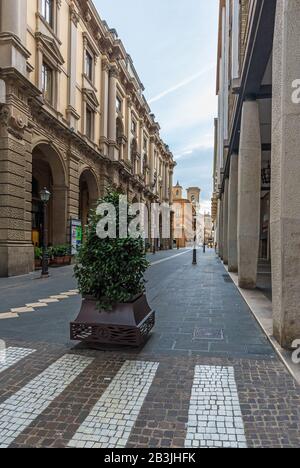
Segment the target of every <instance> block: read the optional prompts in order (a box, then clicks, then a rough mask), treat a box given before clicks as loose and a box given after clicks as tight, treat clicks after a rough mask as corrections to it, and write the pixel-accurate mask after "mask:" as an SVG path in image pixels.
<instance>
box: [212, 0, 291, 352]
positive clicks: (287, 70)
mask: <svg viewBox="0 0 300 468" xmlns="http://www.w3.org/2000/svg"><path fill="white" fill-rule="evenodd" d="M299 39H300V2H298V1H292V0H232V1H231V0H221V1H220V19H219V48H218V76H217V94H218V96H219V116H218V121H217V130H216V135H217V137H216V155H215V166H214V187H215V191H214V197H213V204H214V213H215V214H216V211H217V217H216V224H217V242H218V250H219V254H220V256H221V257H222V259H223V261H224V263H225V264H228V268H229V271H231V272H238V277H239V285H240V287H241V288H247V289H253V288H255V287H256V285H257V278H258V265H259V260H260V259H264V261H265V262H267V261H270V260H271V264H272V291H273V328H274V336H275V338H276V339H277V340H278V342H279V343H280V345H281V346H282V347H285V348H291V346H292V343H293V341H294V340H295V339H299V337H300V311H299V303H300V287H299V284H300V185H299V177H300V157H299V148H300V98H299V96H300V92H299V89H300V81H299V78H300V77H299V70H300V54H299ZM216 200H218V202H217V210H216Z"/></svg>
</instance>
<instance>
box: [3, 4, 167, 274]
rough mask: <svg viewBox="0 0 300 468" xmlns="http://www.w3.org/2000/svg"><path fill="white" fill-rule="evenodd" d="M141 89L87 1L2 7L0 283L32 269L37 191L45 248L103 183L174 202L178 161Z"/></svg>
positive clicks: (134, 195) (62, 236) (65, 232)
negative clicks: (44, 193)
mask: <svg viewBox="0 0 300 468" xmlns="http://www.w3.org/2000/svg"><path fill="white" fill-rule="evenodd" d="M143 90H144V88H143V85H142V83H141V81H140V79H139V77H138V75H137V72H136V70H135V68H134V65H133V62H132V60H131V58H130V56H129V55H128V54H127V52H126V50H125V49H124V46H123V44H122V41H121V40H120V39H119V38H118V35H117V33H116V31H115V30H113V29H109V27H108V25H107V24H106V23H105V22H104V21H102V20H101V19H100V16H99V14H98V12H97V10H96V9H95V7H94V5H93V2H92V1H90V0H74V1H71V0H1V1H0V276H7V275H9V276H10V275H18V274H24V273H28V272H30V271H32V269H33V263H34V262H33V259H34V256H33V241H34V242H36V243H39V242H40V227H41V222H42V214H41V203H40V198H39V191H40V190H41V188H43V187H44V186H46V187H47V188H48V189H49V190H50V192H51V194H52V196H51V200H50V204H49V223H48V224H49V225H48V231H49V242H50V243H51V244H64V243H67V242H69V241H70V223H71V220H72V219H75V220H80V221H81V222H82V224H83V225H84V224H85V223H86V220H87V213H88V211H89V208H90V207H92V206H93V205H95V202H96V200H97V199H98V198H99V196H101V195H102V194H103V193H104V189H105V186H107V185H110V184H114V185H115V186H117V187H120V188H122V189H123V191H124V192H125V193H127V194H128V198H129V200H130V201H135V202H137V201H138V202H145V203H147V204H150V203H151V202H158V203H162V202H171V197H172V186H173V183H172V175H173V168H174V166H175V163H174V161H173V157H172V154H171V152H170V150H169V148H168V146H167V145H165V144H164V142H163V141H162V140H161V138H160V134H159V131H160V127H159V124H158V123H157V122H156V121H155V116H154V115H153V114H152V113H151V110H150V108H149V106H148V104H147V102H146V100H145V98H144V96H143Z"/></svg>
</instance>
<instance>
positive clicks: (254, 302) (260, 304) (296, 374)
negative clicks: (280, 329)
mask: <svg viewBox="0 0 300 468" xmlns="http://www.w3.org/2000/svg"><path fill="white" fill-rule="evenodd" d="M223 266H224V268H225V270H226V271H227V272H228V268H227V267H226V266H225V265H224V264H223ZM228 274H229V275H230V277H231V279H232V281H233V282H234V284H235V286H236V287H237V289H238V291H239V293H240V294H241V296H242V298H243V299H244V301H245V302H246V303H247V305H248V307H249V309H250V310H251V312H252V315H253V317H254V318H255V319H256V321H257V322H258V324H259V326H260V327H261V329H262V330H263V332H264V333H265V335H266V336H267V338H268V340H269V341H270V343H271V345H272V346H273V348H274V350H275V352H276V354H277V355H278V357H279V358H280V360H281V361H282V362H283V364H284V365H285V367H286V368H287V370H288V371H289V373H290V374H291V375H292V377H293V378H294V379H295V380H296V382H298V384H299V385H300V366H299V365H297V364H294V363H293V361H292V359H291V355H290V353H289V352H288V351H286V350H285V349H283V348H281V346H280V345H279V343H277V341H276V340H275V338H274V336H273V310H272V302H271V301H270V300H269V299H268V298H267V297H266V296H265V295H264V294H263V293H262V292H261V291H259V290H258V289H254V290H247V289H241V288H240V287H239V284H238V275H237V274H236V273H229V272H228Z"/></svg>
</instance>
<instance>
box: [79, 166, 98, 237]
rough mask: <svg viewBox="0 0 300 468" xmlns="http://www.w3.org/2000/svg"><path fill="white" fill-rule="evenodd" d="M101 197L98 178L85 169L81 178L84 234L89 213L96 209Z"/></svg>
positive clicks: (80, 189) (80, 195) (80, 202)
mask: <svg viewBox="0 0 300 468" xmlns="http://www.w3.org/2000/svg"><path fill="white" fill-rule="evenodd" d="M99 197H100V192H99V188H98V184H97V180H96V176H95V175H94V174H93V172H92V171H91V170H90V169H85V170H84V171H83V172H82V173H81V176H80V178H79V219H80V221H81V225H82V228H83V232H84V231H85V226H86V225H87V224H88V219H89V212H90V210H91V209H92V208H96V206H97V201H98V199H99Z"/></svg>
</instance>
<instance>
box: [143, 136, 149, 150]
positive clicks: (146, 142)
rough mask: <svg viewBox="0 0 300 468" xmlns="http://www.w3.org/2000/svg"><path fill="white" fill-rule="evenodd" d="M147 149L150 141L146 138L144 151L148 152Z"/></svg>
mask: <svg viewBox="0 0 300 468" xmlns="http://www.w3.org/2000/svg"><path fill="white" fill-rule="evenodd" d="M147 149H148V140H147V138H146V137H145V138H144V151H145V152H147Z"/></svg>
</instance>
